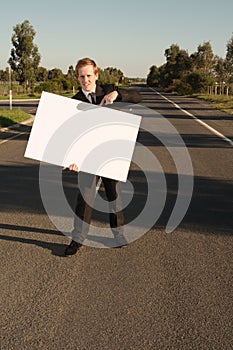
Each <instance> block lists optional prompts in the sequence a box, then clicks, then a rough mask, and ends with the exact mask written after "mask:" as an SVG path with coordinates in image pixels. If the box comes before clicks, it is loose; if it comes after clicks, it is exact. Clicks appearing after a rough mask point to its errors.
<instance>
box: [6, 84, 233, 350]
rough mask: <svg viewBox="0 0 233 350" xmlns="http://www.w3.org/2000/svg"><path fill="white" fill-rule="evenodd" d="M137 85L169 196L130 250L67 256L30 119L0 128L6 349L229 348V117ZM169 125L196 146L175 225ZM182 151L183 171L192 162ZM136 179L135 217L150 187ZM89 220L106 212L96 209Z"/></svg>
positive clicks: (147, 142) (70, 182) (145, 139)
mask: <svg viewBox="0 0 233 350" xmlns="http://www.w3.org/2000/svg"><path fill="white" fill-rule="evenodd" d="M141 93H142V96H143V102H142V104H143V105H144V106H145V107H147V108H148V111H149V112H148V115H145V116H144V118H143V124H142V126H145V129H143V128H141V130H140V133H139V137H138V142H139V143H140V144H141V145H144V146H145V147H146V148H147V149H149V150H150V151H151V152H152V154H153V155H154V157H156V159H158V161H159V163H160V168H159V167H158V169H160V171H161V172H163V174H164V177H165V179H166V186H167V188H158V189H157V190H158V191H157V195H158V198H159V196H160V194H161V193H160V192H164V191H166V202H165V205H164V208H163V210H162V213H161V215H159V218H158V220H157V222H156V223H155V224H154V225H153V227H152V228H151V229H150V230H149V231H148V232H147V233H146V234H144V235H143V236H142V237H141V238H139V239H137V240H136V241H134V242H133V243H131V244H129V245H128V246H127V247H126V248H123V249H95V248H91V247H85V249H84V250H82V251H80V252H79V253H78V254H77V255H75V256H73V257H71V258H64V257H63V256H62V254H63V250H64V247H65V244H67V243H68V242H69V239H68V237H66V236H64V235H63V234H61V233H60V232H59V231H58V230H57V229H56V227H55V226H54V224H53V223H52V222H51V221H50V219H49V217H48V215H47V214H46V212H45V209H44V207H43V204H42V201H41V197H40V191H39V184H38V173H39V164H38V162H37V161H33V160H31V159H26V158H24V151H25V148H26V145H27V140H28V137H29V133H30V125H21V126H19V127H15V128H13V129H10V130H4V131H2V132H1V140H0V167H1V172H0V174H1V182H0V193H1V202H0V206H1V222H0V229H1V230H0V232H1V233H0V239H1V245H0V249H1V274H0V288H1V294H0V305H1V307H0V320H1V321H0V323H1V346H0V349H1V350H10V349H11V350H27V349H30V350H39V349H43V350H62V349H64V350H104V349H106V350H130V349H134V350H149V349H153V350H189V349H190V350H230V349H232V344H233V342H232V233H233V215H232V214H233V213H232V209H233V206H232V204H233V200H232V198H233V182H232V179H233V162H232V155H233V148H232V144H231V141H232V140H233V121H232V116H229V115H227V114H226V113H223V112H220V111H217V110H215V109H213V108H212V107H211V106H210V105H209V104H207V103H203V102H200V101H198V100H195V99H186V98H183V97H175V96H172V95H168V94H166V95H164V97H165V98H164V97H163V96H161V95H160V94H158V93H156V92H155V91H153V90H152V89H149V88H146V87H142V88H141ZM34 103H36V102H34ZM174 103H175V104H176V105H174ZM30 108H35V105H34V107H30ZM187 112H188V113H189V115H188V114H187ZM190 114H191V115H192V116H191V115H190ZM164 117H165V118H164ZM194 117H196V118H198V120H196V119H194ZM161 121H163V122H164V121H165V124H163V123H162V124H161ZM168 122H169V123H168ZM156 123H157V124H156ZM170 123H171V124H170ZM203 123H204V124H203ZM156 125H157V126H158V128H159V129H157V130H154V127H155V126H156ZM163 125H165V126H166V128H165V136H166V137H165V139H162V138H161V135H162V131H163V130H162V127H163ZM170 125H173V126H174V127H175V128H176V129H175V130H176V133H177V134H178V135H180V136H181V137H182V139H183V140H184V142H185V145H186V147H187V149H188V151H189V155H190V157H191V161H192V167H193V180H194V188H193V193H192V198H191V203H190V205H189V207H188V209H187V213H186V214H185V216H184V218H183V220H182V221H181V223H180V224H179V226H178V227H177V228H176V229H175V230H174V231H173V232H171V233H168V232H166V225H167V222H168V220H169V217H170V216H171V213H172V210H173V208H174V205H175V201H176V198H177V194H178V192H179V182H178V181H179V180H180V178H179V176H178V174H177V162H176V158H175V160H174V157H173V156H174V155H176V154H178V155H181V156H182V155H183V153H182V152H183V150H184V148H185V147H184V145H183V144H182V143H181V142H180V141H179V140H178V142H177V137H176V133H175V134H172V133H171V134H170V133H169V132H170V131H171V130H173V129H171V126H170ZM150 126H151V133H149V132H148V131H147V130H146V129H147V128H148V127H150ZM173 131H174V130H173ZM154 133H157V134H156V136H153V134H154ZM174 135H175V136H174ZM10 137H12V138H11V139H9V140H8V141H7V138H10ZM224 137H225V138H224ZM164 140H165V143H163V141H164ZM139 147H140V146H139ZM175 157H176V156H175ZM178 159H179V163H181V168H182V169H183V170H182V171H184V172H185V170H187V169H186V165H187V162H186V161H185V160H184V162H183V163H182V159H183V158H182V157H181V158H180V157H179V158H178ZM178 165H179V164H178ZM152 175H153V174H152ZM182 175H183V177H182V178H181V180H182V181H183V179H189V177H192V174H190V173H189V174H187V173H185V174H184V173H183V174H182ZM129 178H130V180H131V181H132V183H133V184H134V186H135V195H134V199H133V201H132V203H131V204H130V205H129V208H126V217H127V218H128V220H129V221H130V218H131V217H134V216H135V215H138V214H139V212H140V210H142V207H143V205H144V204H145V198H146V191H147V187H146V181H145V177H144V176H143V171H142V170H140V169H138V168H137V166H136V165H134V164H132V167H131V170H130V175H129ZM152 178H153V179H156V181H157V178H158V177H157V171H155V173H154V177H153V176H152ZM63 181H64V190H65V193H66V195H67V198H68V200H69V202H70V204H71V206H72V205H73V204H74V201H75V195H76V181H77V179H76V175H75V174H72V173H69V172H67V173H64V179H63ZM188 183H190V182H188ZM51 186H53V183H52V182H51ZM189 190H190V188H186V187H185V189H184V193H183V197H182V198H183V199H184V198H185V196H186V197H187V196H188V191H189ZM158 198H157V197H155V198H154V205H155V207H156V203H157V201H158ZM54 208H56V199H55V204H54ZM54 211H55V212H56V210H55V209H54ZM93 223H94V224H96V225H97V226H99V225H103V226H107V225H108V220H106V218H102V217H99V216H98V214H96V215H95V216H94V219H93Z"/></svg>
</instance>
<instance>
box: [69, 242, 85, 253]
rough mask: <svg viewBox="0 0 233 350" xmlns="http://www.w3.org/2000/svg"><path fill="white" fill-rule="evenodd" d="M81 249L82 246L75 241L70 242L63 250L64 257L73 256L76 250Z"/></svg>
mask: <svg viewBox="0 0 233 350" xmlns="http://www.w3.org/2000/svg"><path fill="white" fill-rule="evenodd" d="M82 248H83V245H82V244H80V243H78V242H75V241H71V242H70V244H69V245H68V246H67V247H66V249H65V256H68V255H74V254H76V253H77V251H78V250H81V249H82Z"/></svg>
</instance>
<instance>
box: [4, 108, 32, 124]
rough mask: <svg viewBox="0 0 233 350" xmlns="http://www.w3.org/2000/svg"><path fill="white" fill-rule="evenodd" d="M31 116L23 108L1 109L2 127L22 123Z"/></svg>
mask: <svg viewBox="0 0 233 350" xmlns="http://www.w3.org/2000/svg"><path fill="white" fill-rule="evenodd" d="M29 118H30V115H29V114H27V113H26V112H24V111H21V110H8V109H0V127H6V126H10V125H13V124H16V123H21V122H23V121H24V120H27V119H29Z"/></svg>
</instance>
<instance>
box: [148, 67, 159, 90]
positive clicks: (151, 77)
mask: <svg viewBox="0 0 233 350" xmlns="http://www.w3.org/2000/svg"><path fill="white" fill-rule="evenodd" d="M158 83H159V69H158V67H157V66H155V65H153V66H151V67H150V72H149V74H148V75H147V84H148V85H152V86H158Z"/></svg>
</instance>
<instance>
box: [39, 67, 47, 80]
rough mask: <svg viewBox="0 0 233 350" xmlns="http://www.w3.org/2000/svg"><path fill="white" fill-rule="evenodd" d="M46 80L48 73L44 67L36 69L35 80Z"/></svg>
mask: <svg viewBox="0 0 233 350" xmlns="http://www.w3.org/2000/svg"><path fill="white" fill-rule="evenodd" d="M47 79H48V71H47V69H46V68H44V67H38V69H37V73H36V80H37V81H39V82H41V81H46V80H47Z"/></svg>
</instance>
